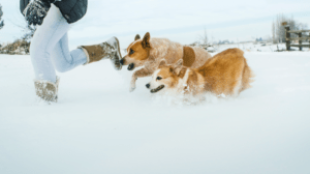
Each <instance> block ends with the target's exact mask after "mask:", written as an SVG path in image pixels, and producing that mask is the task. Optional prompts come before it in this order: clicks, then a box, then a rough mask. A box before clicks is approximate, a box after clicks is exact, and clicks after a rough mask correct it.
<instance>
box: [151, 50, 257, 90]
mask: <svg viewBox="0 0 310 174" xmlns="http://www.w3.org/2000/svg"><path fill="white" fill-rule="evenodd" d="M182 65H183V62H182V60H179V61H178V62H177V63H176V64H174V65H169V64H167V61H166V60H164V59H163V60H161V61H160V63H159V66H158V69H157V70H156V71H155V72H154V74H153V77H152V81H151V83H150V84H147V85H146V86H147V87H148V88H150V89H151V92H152V93H156V92H158V91H161V90H170V91H172V92H180V93H184V94H191V95H197V94H201V93H203V92H207V91H210V92H212V93H214V94H216V95H221V94H224V95H237V94H239V93H240V92H241V91H243V90H245V89H247V88H249V87H251V86H250V83H251V82H252V80H251V78H252V77H253V73H252V71H251V69H250V67H249V66H248V64H247V62H246V59H245V58H244V56H243V51H241V50H240V49H237V48H234V49H228V50H226V51H223V52H221V53H219V54H217V55H215V56H214V57H212V58H211V59H209V60H208V61H207V62H206V63H205V64H204V65H203V66H201V67H199V68H188V67H185V66H182Z"/></svg>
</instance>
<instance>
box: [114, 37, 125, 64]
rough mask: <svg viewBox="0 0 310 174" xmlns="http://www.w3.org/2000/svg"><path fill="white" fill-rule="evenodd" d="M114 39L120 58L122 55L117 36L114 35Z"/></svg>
mask: <svg viewBox="0 0 310 174" xmlns="http://www.w3.org/2000/svg"><path fill="white" fill-rule="evenodd" d="M115 40H116V42H117V48H118V53H119V55H120V59H122V58H123V57H122V53H121V49H120V45H119V41H118V39H117V37H115Z"/></svg>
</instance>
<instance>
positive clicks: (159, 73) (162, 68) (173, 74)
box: [146, 59, 183, 93]
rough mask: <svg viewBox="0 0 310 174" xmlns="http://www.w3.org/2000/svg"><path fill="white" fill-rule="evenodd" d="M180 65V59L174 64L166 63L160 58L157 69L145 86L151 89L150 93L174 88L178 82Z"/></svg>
mask: <svg viewBox="0 0 310 174" xmlns="http://www.w3.org/2000/svg"><path fill="white" fill-rule="evenodd" d="M182 65H183V60H182V59H180V60H179V61H178V62H177V63H176V64H174V65H168V64H167V62H166V60H165V59H163V60H161V61H160V63H159V66H158V69H157V70H156V71H155V72H154V73H153V75H152V81H151V82H150V83H148V84H146V87H147V88H149V89H150V90H151V93H156V92H159V91H161V90H162V89H171V88H175V87H176V86H177V85H178V83H179V72H180V69H181V68H182Z"/></svg>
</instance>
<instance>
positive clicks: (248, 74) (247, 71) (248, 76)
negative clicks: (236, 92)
mask: <svg viewBox="0 0 310 174" xmlns="http://www.w3.org/2000/svg"><path fill="white" fill-rule="evenodd" d="M254 77H255V75H254V73H253V71H252V70H251V68H250V67H249V65H248V63H247V61H246V59H244V68H243V73H242V88H241V91H243V90H245V89H248V88H251V87H252V86H251V85H250V83H252V82H254V79H253V78H254ZM241 91H240V92H241Z"/></svg>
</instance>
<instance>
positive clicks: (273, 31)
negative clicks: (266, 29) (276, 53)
mask: <svg viewBox="0 0 310 174" xmlns="http://www.w3.org/2000/svg"><path fill="white" fill-rule="evenodd" d="M271 31H272V42H273V43H274V44H275V43H277V40H276V24H275V22H274V21H273V22H272V28H271Z"/></svg>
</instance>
